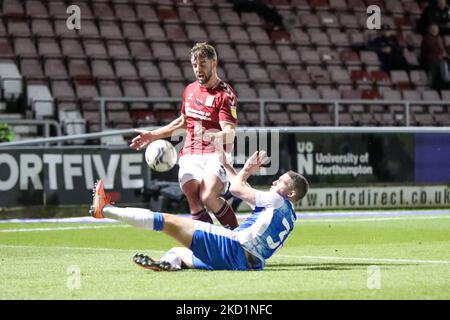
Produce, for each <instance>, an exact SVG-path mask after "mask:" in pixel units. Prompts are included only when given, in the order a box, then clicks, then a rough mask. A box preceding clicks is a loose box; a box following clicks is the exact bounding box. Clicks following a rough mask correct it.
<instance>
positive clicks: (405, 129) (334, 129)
mask: <svg viewBox="0 0 450 320" xmlns="http://www.w3.org/2000/svg"><path fill="white" fill-rule="evenodd" d="M94 101H97V102H99V104H100V112H99V119H100V128H101V131H100V132H95V133H86V134H76V135H69V136H62V135H61V128H60V125H59V124H58V123H57V122H56V121H53V120H11V119H5V121H3V122H7V123H11V122H12V121H30V122H31V123H30V124H38V123H43V124H46V125H47V126H49V125H53V126H55V128H56V132H57V135H58V136H57V137H51V138H42V139H33V140H22V141H13V142H4V143H0V147H9V146H25V145H35V144H42V143H60V142H65V141H72V140H92V139H99V138H102V137H108V136H115V135H131V134H135V133H136V132H135V129H123V130H108V131H105V130H106V129H107V128H106V104H107V102H148V103H155V102H171V103H174V102H178V103H179V102H180V101H181V99H180V98H164V97H163V98H115V97H98V98H94ZM239 103H257V104H259V112H260V127H242V126H239V127H238V128H237V132H251V131H264V130H278V131H279V132H295V133H371V132H380V133H450V127H411V126H410V123H411V121H410V119H411V117H410V111H411V106H412V105H450V101H449V102H444V101H402V100H316V99H308V100H304V99H244V98H243V99H239ZM268 103H280V104H322V105H332V106H333V108H334V109H333V111H334V126H314V127H310V126H305V127H268V126H265V122H266V121H265V119H266V105H267V104H268ZM341 105H400V106H403V107H404V114H405V126H402V127H394V126H392V127H370V126H364V127H359V126H358V127H351V126H345V127H339V114H340V113H339V107H340V106H341ZM86 120H89V119H86ZM1 121H2V120H1V119H0V122H1ZM76 122H78V121H76ZM23 124H25V123H23ZM155 128H158V127H155V126H149V127H142V128H140V129H147V130H152V129H155ZM45 132H47V133H48V132H49V129H48V127H47V128H46V129H45Z"/></svg>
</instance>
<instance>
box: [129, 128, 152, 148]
mask: <svg viewBox="0 0 450 320" xmlns="http://www.w3.org/2000/svg"><path fill="white" fill-rule="evenodd" d="M136 132H138V133H139V134H138V135H137V136H136V137H134V138H133V140H131V143H130V148H131V149H134V150H142V149H143V148H145V147H146V146H147V145H148V144H149V143H151V142H153V141H154V140H155V137H154V136H153V134H152V132H151V131H147V130H139V129H137V130H136Z"/></svg>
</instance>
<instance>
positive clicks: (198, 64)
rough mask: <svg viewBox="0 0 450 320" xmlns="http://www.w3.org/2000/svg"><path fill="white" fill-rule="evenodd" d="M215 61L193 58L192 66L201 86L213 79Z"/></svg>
mask: <svg viewBox="0 0 450 320" xmlns="http://www.w3.org/2000/svg"><path fill="white" fill-rule="evenodd" d="M214 62H215V61H214V60H210V59H207V58H202V57H192V58H191V64H192V69H193V70H194V74H195V78H196V79H197V80H198V82H199V83H200V84H202V85H203V84H206V83H208V81H209V80H210V79H211V77H212V75H213V71H214Z"/></svg>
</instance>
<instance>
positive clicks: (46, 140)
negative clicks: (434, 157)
mask: <svg viewBox="0 0 450 320" xmlns="http://www.w3.org/2000/svg"><path fill="white" fill-rule="evenodd" d="M156 128H159V127H154V126H152V127H142V128H139V129H140V130H153V129H156ZM236 131H237V132H238V133H244V134H245V133H248V132H272V131H277V132H279V133H322V134H330V133H410V134H412V133H450V127H347V126H346V127H336V126H332V127H330V126H322V127H238V128H237V129H236ZM131 134H134V135H136V134H137V133H136V130H135V129H123V130H108V131H105V132H95V133H85V134H75V135H69V136H59V137H51V138H41V139H33V140H21V141H13V142H3V143H0V149H2V148H9V147H19V146H29V145H36V144H44V143H45V144H49V143H60V142H64V141H73V140H92V139H99V138H103V137H108V136H116V135H131ZM83 147H85V146H83Z"/></svg>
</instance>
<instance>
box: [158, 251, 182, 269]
mask: <svg viewBox="0 0 450 320" xmlns="http://www.w3.org/2000/svg"><path fill="white" fill-rule="evenodd" d="M160 261H166V262H169V263H170V265H171V266H172V270H174V271H175V270H181V258H180V256H179V255H178V254H177V253H176V250H173V249H170V250H169V251H168V252H167V253H166V254H165V255H164V256H163V257H162V258H161V259H160Z"/></svg>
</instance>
